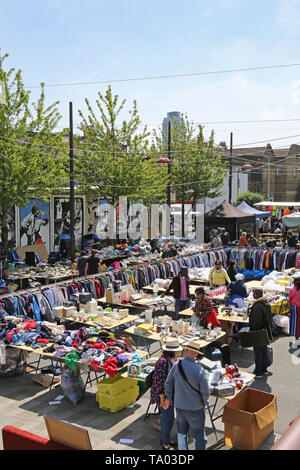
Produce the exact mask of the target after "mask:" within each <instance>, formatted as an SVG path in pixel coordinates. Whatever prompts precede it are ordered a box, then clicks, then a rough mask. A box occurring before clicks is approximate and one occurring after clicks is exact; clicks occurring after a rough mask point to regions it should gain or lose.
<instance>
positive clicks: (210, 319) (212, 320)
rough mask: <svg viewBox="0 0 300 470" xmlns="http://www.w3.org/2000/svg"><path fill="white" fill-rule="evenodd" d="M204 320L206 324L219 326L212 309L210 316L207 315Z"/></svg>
mask: <svg viewBox="0 0 300 470" xmlns="http://www.w3.org/2000/svg"><path fill="white" fill-rule="evenodd" d="M206 320H207V324H209V323H211V324H212V326H221V323H220V322H219V320H218V318H217V314H216V311H215V309H214V308H213V309H212V311H211V314H210V315H207V317H206Z"/></svg>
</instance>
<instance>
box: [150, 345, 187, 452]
mask: <svg viewBox="0 0 300 470" xmlns="http://www.w3.org/2000/svg"><path fill="white" fill-rule="evenodd" d="M162 349H163V354H162V355H161V357H160V358H159V359H158V361H157V363H156V365H155V369H154V373H153V379H152V386H151V395H150V396H151V403H156V404H158V406H159V411H160V428H161V445H162V449H165V450H174V445H175V442H172V441H171V439H170V433H171V430H172V427H173V424H174V405H170V406H169V407H168V408H167V409H164V408H163V406H164V404H165V400H166V395H165V382H166V380H167V377H168V374H169V372H170V370H171V369H172V367H173V366H174V364H176V362H177V359H176V355H177V354H178V353H179V352H181V351H182V347H181V346H180V345H179V341H178V340H177V339H168V340H167V341H166V343H165V344H164V345H163V347H162Z"/></svg>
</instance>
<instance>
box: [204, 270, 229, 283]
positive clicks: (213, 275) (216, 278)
mask: <svg viewBox="0 0 300 470" xmlns="http://www.w3.org/2000/svg"><path fill="white" fill-rule="evenodd" d="M208 279H209V283H210V285H211V286H212V285H213V286H224V285H225V282H226V281H227V282H228V284H230V282H231V281H230V279H229V276H228V274H227V272H226V271H225V269H224V268H221V269H216V268H215V267H213V268H211V270H210V273H209V278H208Z"/></svg>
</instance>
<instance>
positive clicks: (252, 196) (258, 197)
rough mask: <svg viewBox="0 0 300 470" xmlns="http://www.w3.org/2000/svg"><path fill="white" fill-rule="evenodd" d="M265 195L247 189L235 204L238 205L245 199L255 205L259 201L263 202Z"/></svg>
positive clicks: (250, 204)
mask: <svg viewBox="0 0 300 470" xmlns="http://www.w3.org/2000/svg"><path fill="white" fill-rule="evenodd" d="M263 200H264V195H263V194H260V193H252V192H251V191H245V192H243V193H241V194H240V195H239V197H238V198H237V200H236V202H235V204H234V205H235V206H238V205H239V204H240V203H241V202H243V201H245V202H247V204H249V206H251V207H253V205H254V204H256V203H257V202H262V201H263Z"/></svg>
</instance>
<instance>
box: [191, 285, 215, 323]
mask: <svg viewBox="0 0 300 470" xmlns="http://www.w3.org/2000/svg"><path fill="white" fill-rule="evenodd" d="M195 294H196V296H197V301H196V304H195V307H193V312H194V314H195V317H194V316H193V317H192V322H193V320H194V319H195V320H196V323H198V325H199V326H202V327H203V328H207V325H209V324H210V325H212V326H213V327H214V326H220V325H221V324H220V322H219V320H218V318H217V314H216V311H215V309H214V308H213V305H212V303H211V300H210V298H209V297H208V296H207V295H206V294H205V290H204V287H198V289H196V290H195Z"/></svg>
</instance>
